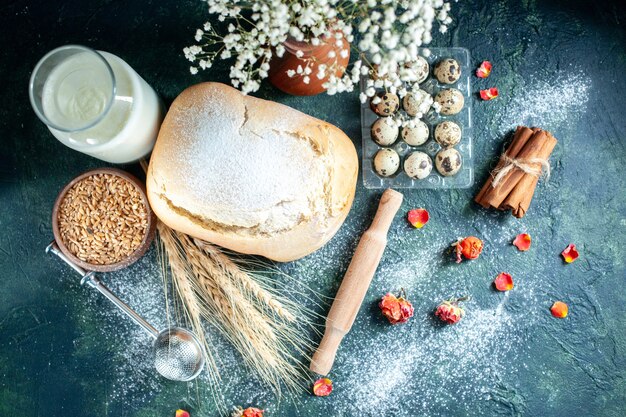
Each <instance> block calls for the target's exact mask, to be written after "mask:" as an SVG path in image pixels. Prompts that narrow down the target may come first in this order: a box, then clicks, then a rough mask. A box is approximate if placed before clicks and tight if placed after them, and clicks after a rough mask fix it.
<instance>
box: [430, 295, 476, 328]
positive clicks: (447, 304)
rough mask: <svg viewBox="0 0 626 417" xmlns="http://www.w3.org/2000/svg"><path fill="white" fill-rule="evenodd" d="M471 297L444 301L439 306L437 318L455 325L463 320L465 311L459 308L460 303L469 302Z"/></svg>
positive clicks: (436, 312) (436, 313)
mask: <svg viewBox="0 0 626 417" xmlns="http://www.w3.org/2000/svg"><path fill="white" fill-rule="evenodd" d="M468 298H469V297H461V298H456V299H452V300H448V301H444V302H442V303H441V304H439V305H438V306H437V309H436V310H435V316H437V317H438V318H439V320H441V321H443V322H444V323H446V324H454V323H457V322H458V321H459V320H461V319H462V318H463V316H464V315H465V310H463V309H462V308H461V307H459V302H461V301H465V300H467V299H468Z"/></svg>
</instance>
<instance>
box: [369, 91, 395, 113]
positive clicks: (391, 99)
mask: <svg viewBox="0 0 626 417" xmlns="http://www.w3.org/2000/svg"><path fill="white" fill-rule="evenodd" d="M377 97H378V99H377ZM370 108H371V109H372V110H373V111H374V113H376V114H377V115H379V116H391V115H392V114H394V113H395V112H397V111H398V109H399V108H400V99H399V98H398V96H397V95H395V94H394V93H389V92H385V91H381V92H380V93H378V94H376V95H375V96H374V97H372V100H371V101H370Z"/></svg>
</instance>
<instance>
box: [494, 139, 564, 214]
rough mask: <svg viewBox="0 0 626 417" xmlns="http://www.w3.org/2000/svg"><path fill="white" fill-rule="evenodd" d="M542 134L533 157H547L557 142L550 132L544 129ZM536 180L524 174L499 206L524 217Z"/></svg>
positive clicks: (533, 192)
mask: <svg viewBox="0 0 626 417" xmlns="http://www.w3.org/2000/svg"><path fill="white" fill-rule="evenodd" d="M544 134H545V139H544V141H543V143H542V146H541V148H540V149H539V151H538V152H537V154H536V155H534V156H533V157H535V158H541V159H548V158H549V157H550V154H551V153H552V151H553V150H554V147H555V146H556V144H557V140H556V138H555V137H554V136H552V134H550V132H545V131H544ZM538 182H539V177H537V176H534V175H529V174H524V175H523V176H522V178H521V179H520V180H519V182H518V183H517V184H516V185H515V187H513V190H511V193H510V194H509V195H508V196H507V197H506V199H505V200H504V201H503V202H502V205H501V206H500V207H501V208H503V209H504V210H512V213H513V215H514V216H515V217H517V218H522V217H524V215H525V214H526V211H528V208H529V207H530V202H531V201H532V198H533V195H534V194H535V188H536V187H537V183H538Z"/></svg>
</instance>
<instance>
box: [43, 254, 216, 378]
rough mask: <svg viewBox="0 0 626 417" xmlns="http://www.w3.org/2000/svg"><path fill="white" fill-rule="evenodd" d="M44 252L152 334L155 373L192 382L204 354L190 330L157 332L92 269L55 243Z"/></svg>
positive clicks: (200, 368) (180, 329) (198, 371)
mask: <svg viewBox="0 0 626 417" xmlns="http://www.w3.org/2000/svg"><path fill="white" fill-rule="evenodd" d="M46 253H52V254H54V255H56V256H58V257H59V258H61V259H62V260H63V261H64V262H65V263H66V264H68V265H69V266H71V267H72V268H73V269H74V270H75V271H76V272H78V273H79V274H80V275H81V276H82V277H83V278H82V279H81V281H80V283H81V284H87V285H89V286H90V287H92V288H95V289H97V290H98V291H100V293H101V294H102V295H104V296H105V297H106V298H108V299H109V301H111V302H112V303H113V304H115V305H116V306H117V307H118V308H119V309H120V310H122V311H123V312H124V313H125V314H126V315H127V316H128V317H130V318H131V319H132V320H133V321H134V322H135V323H137V324H138V325H140V326H141V327H142V328H143V329H144V330H145V331H146V332H148V334H150V336H152V338H153V339H154V345H153V351H154V367H155V368H156V370H157V372H158V373H160V374H161V375H162V376H164V377H165V378H167V379H170V380H172V381H191V380H192V379H194V378H196V377H197V376H198V375H199V374H200V372H201V371H202V368H204V361H205V355H204V350H203V348H202V344H201V343H200V341H199V340H198V338H197V337H196V336H195V335H194V334H193V333H192V332H190V331H189V330H185V329H182V328H180V327H169V328H167V329H165V330H163V331H161V332H159V331H157V329H155V328H154V327H152V325H151V324H150V323H148V322H147V321H145V320H144V319H143V318H142V317H141V316H139V314H137V313H135V311H134V310H133V309H131V308H130V307H129V306H128V305H127V304H126V303H124V302H123V301H122V300H120V299H119V298H117V296H115V294H113V293H112V292H111V291H110V290H109V289H108V288H107V287H106V286H105V285H104V284H103V283H102V281H100V279H99V278H98V277H96V274H95V272H93V271H89V272H88V271H85V270H84V269H82V268H81V267H80V266H78V265H76V264H75V263H73V262H72V261H71V260H70V259H69V258H68V257H66V256H65V254H64V253H63V252H61V251H60V250H59V247H58V246H57V244H56V242H52V243H51V244H50V245H48V247H47V248H46Z"/></svg>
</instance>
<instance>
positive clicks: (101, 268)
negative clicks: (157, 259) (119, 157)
mask: <svg viewBox="0 0 626 417" xmlns="http://www.w3.org/2000/svg"><path fill="white" fill-rule="evenodd" d="M96 174H110V175H115V176H118V177H121V178H123V179H125V180H127V181H130V182H131V183H132V184H133V185H135V187H137V189H138V190H139V194H140V195H141V198H142V201H143V203H144V204H145V206H146V211H147V213H148V226H147V232H146V234H145V235H144V237H143V239H142V241H141V244H140V245H139V246H138V247H137V249H136V250H135V251H134V252H133V253H132V254H130V255H129V256H128V257H127V258H126V259H124V260H122V261H120V262H116V263H112V264H106V265H94V264H90V263H88V262H85V261H83V260H81V259H79V258H77V257H76V256H75V255H74V254H73V253H72V252H71V251H70V250H69V248H67V246H65V244H64V243H63V239H62V238H61V232H60V230H59V208H60V206H61V202H62V201H63V199H64V198H65V194H67V192H68V191H69V190H70V188H72V187H73V186H74V184H76V183H77V182H79V181H81V180H82V179H84V178H87V177H90V176H92V175H96ZM155 230H156V216H155V214H154V212H153V211H152V209H151V208H150V203H149V202H148V196H147V195H146V186H145V184H144V183H143V182H141V181H140V180H139V179H137V178H136V177H135V176H134V175H131V174H129V173H128V172H125V171H122V170H121V169H117V168H100V169H94V170H91V171H87V172H85V173H83V174H81V175H79V176H78V177H76V178H74V179H73V180H72V181H70V182H69V184H67V185H66V186H65V187H64V188H63V190H61V192H60V193H59V196H58V197H57V199H56V201H55V202H54V208H53V209H52V232H53V233H54V240H56V242H57V245H58V246H59V249H61V252H63V254H64V255H65V256H67V257H68V258H69V259H70V260H71V261H72V262H74V263H75V264H76V265H78V266H80V267H81V268H83V269H86V270H88V271H96V272H111V271H117V270H118V269H122V268H125V267H127V266H129V265H131V264H133V263H135V262H137V261H138V260H139V258H141V257H142V256H143V255H144V254H145V253H146V251H147V250H148V248H150V244H151V243H152V241H153V240H154V236H155Z"/></svg>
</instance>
